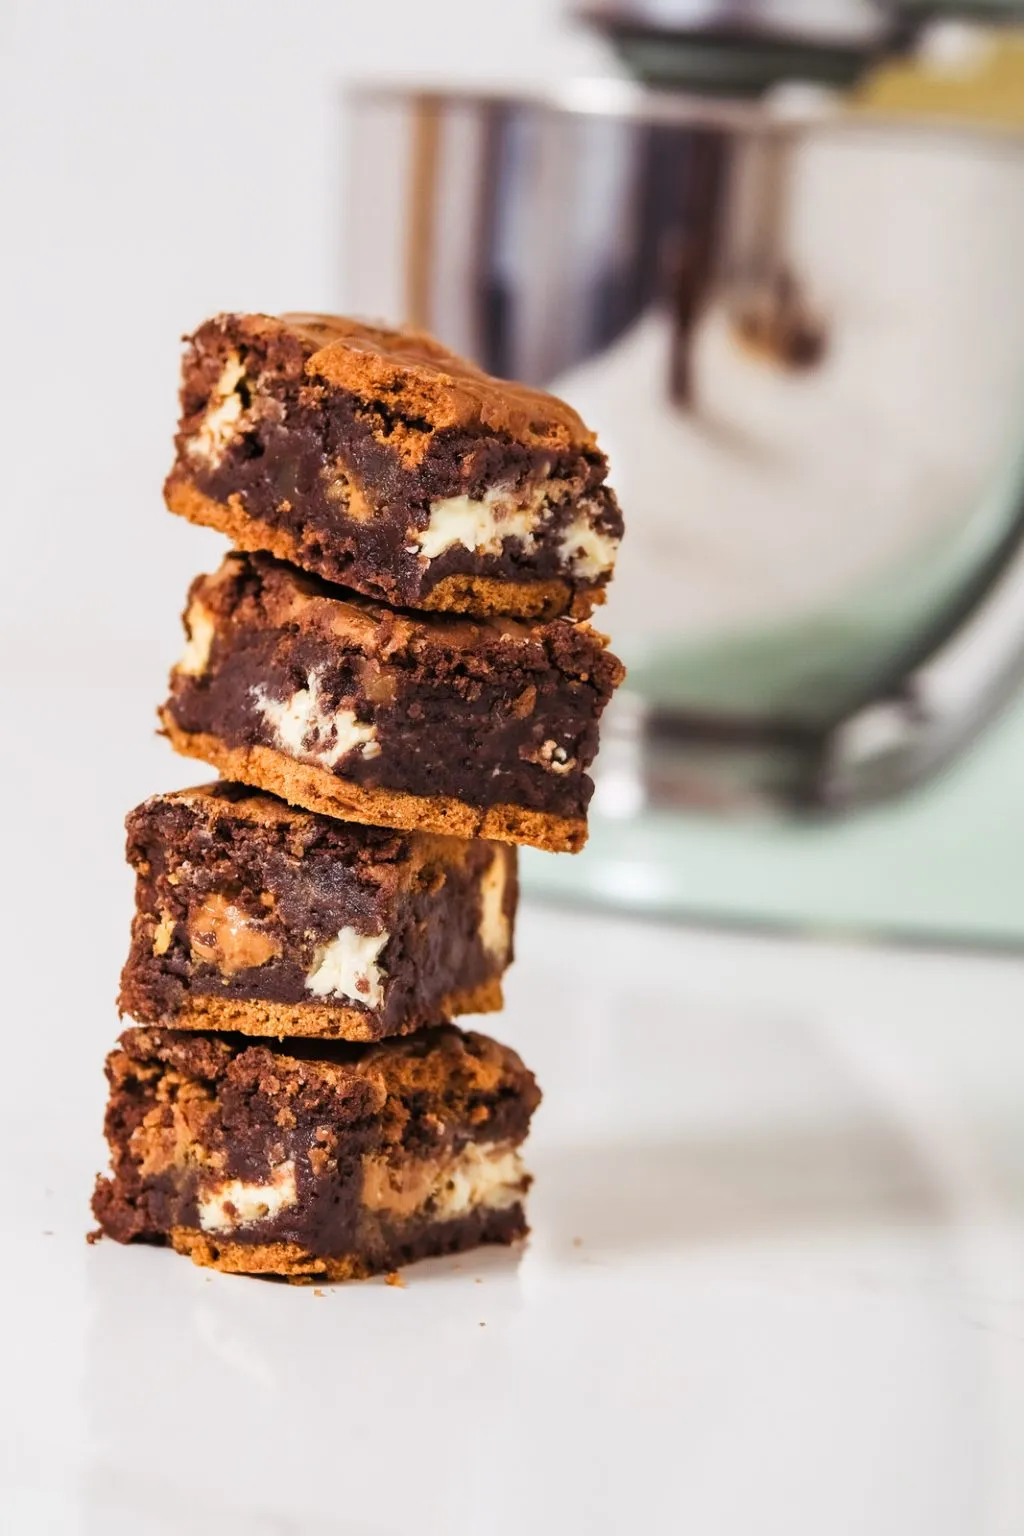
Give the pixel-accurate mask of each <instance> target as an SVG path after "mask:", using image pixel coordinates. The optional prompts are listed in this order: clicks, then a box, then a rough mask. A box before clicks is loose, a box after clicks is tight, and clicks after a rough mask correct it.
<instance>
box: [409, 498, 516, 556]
mask: <svg viewBox="0 0 1024 1536" xmlns="http://www.w3.org/2000/svg"><path fill="white" fill-rule="evenodd" d="M542 499H543V494H540V495H538V494H537V493H536V492H535V493H534V495H533V497H532V498H531V501H530V503H529V504H528V505H527V506H516V504H515V502H514V501H513V500H512V497H511V493H510V492H509V491H508V490H507V489H506V488H505V487H504V486H500V485H496V486H492V487H491V489H490V490H489V491H485V492H484V494H483V496H482V497H481V499H480V500H479V501H477V500H474V498H473V497H471V496H446V497H444V498H443V499H442V500H441V501H432V502H431V503H430V521H429V522H428V524H427V526H426V527H425V528H419V529H417V528H413V529H410V531H409V538H410V540H411V547H412V548H415V549H418V550H419V553H420V554H421V555H422V556H423V557H424V558H425V559H427V560H436V559H437V557H438V555H443V554H444V552H445V550H446V549H451V548H452V546H453V545H454V544H461V545H463V547H464V548H465V549H471V550H473V551H474V552H475V553H476V554H479V555H500V554H501V547H502V545H503V544H504V542H505V540H506V539H519V540H520V541H521V542H522V544H523V545H524V546H525V547H526V549H527V550H529V549H532V547H533V534H534V530H535V529H536V527H537V523H538V522H539V520H540V502H541V500H542Z"/></svg>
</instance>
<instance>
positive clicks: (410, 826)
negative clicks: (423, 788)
mask: <svg viewBox="0 0 1024 1536" xmlns="http://www.w3.org/2000/svg"><path fill="white" fill-rule="evenodd" d="M160 720H161V723H162V725H163V729H164V731H165V733H166V735H167V737H168V740H169V741H170V743H171V746H172V747H173V748H174V750H175V752H179V753H180V754H181V755H182V756H183V757H196V758H199V759H200V761H201V762H204V763H210V764H211V765H212V766H213V767H214V768H216V769H217V771H218V772H219V773H221V774H223V775H224V777H225V778H228V779H239V780H240V781H241V782H242V783H243V784H252V785H254V786H255V787H256V788H257V789H265V790H268V791H269V792H270V794H272V795H279V796H280V798H281V799H282V800H287V801H288V803H289V805H298V806H301V808H302V809H303V810H307V811H317V812H318V813H319V814H320V815H321V816H334V817H336V818H337V819H338V820H339V821H356V822H360V823H362V824H364V825H366V826H373V827H395V828H397V829H399V830H401V831H424V832H440V833H443V834H445V835H446V836H449V837H485V838H491V839H493V840H494V841H495V842H499V843H522V844H526V845H527V846H529V847H531V848H542V849H543V850H544V851H545V852H547V853H579V851H580V849H581V848H582V847H583V845H584V844H585V842H586V840H587V823H586V821H585V820H584V819H583V818H582V817H581V818H579V819H578V820H577V819H575V818H572V817H568V816H551V815H548V814H545V812H543V811H530V810H526V809H524V808H523V807H522V806H518V805H492V806H487V807H486V808H482V807H480V806H473V805H466V804H465V803H464V802H463V801H461V800H454V799H452V798H451V797H449V796H447V795H431V796H426V795H410V794H407V793H406V792H404V791H403V790H391V789H367V788H366V787H365V786H362V785H358V784H350V783H348V782H346V781H345V780H344V779H339V778H337V777H336V776H335V775H334V774H333V773H328V771H327V769H326V768H318V767H316V766H315V765H314V764H312V763H299V762H296V760H295V759H294V758H291V757H286V756H285V754H284V753H283V752H276V751H275V750H274V749H273V747H263V746H253V747H228V746H225V744H224V743H223V742H222V741H221V740H219V738H218V737H216V736H210V735H207V734H205V733H203V732H199V731H196V732H190V731H183V730H182V729H181V727H180V726H179V725H178V724H177V723H176V722H175V721H174V719H173V718H172V716H171V714H170V711H169V710H168V709H166V708H164V709H162V710H161V711H160Z"/></svg>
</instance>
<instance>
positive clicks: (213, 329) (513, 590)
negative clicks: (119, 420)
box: [166, 315, 622, 617]
mask: <svg viewBox="0 0 1024 1536" xmlns="http://www.w3.org/2000/svg"><path fill="white" fill-rule="evenodd" d="M181 405H182V417H181V423H180V428H179V432H178V437H177V439H176V442H177V459H176V462H175V465H174V468H173V470H172V471H171V474H170V476H169V478H168V481H167V486H166V497H167V504H168V506H169V507H170V509H171V511H172V512H177V513H179V514H180V515H182V516H184V517H187V518H189V519H191V520H192V521H193V522H197V523H204V524H207V525H209V526H211V527H214V528H219V529H220V530H221V531H222V532H224V533H226V534H228V536H229V537H230V538H231V539H232V540H233V541H234V542H235V543H236V544H237V545H238V547H239V548H241V549H246V550H267V551H269V552H270V553H271V554H274V555H277V556H278V557H279V558H281V559H285V560H290V561H292V562H294V563H295V564H296V565H299V566H301V567H302V568H303V569H305V570H308V571H312V572H313V573H314V574H315V575H318V576H322V577H324V578H326V579H327V580H328V581H337V582H341V583H343V584H344V585H345V586H348V587H353V588H355V589H356V590H358V591H360V592H364V593H366V594H367V595H368V596H370V597H376V598H382V599H384V600H385V601H386V602H389V603H393V604H396V605H399V606H403V607H412V608H435V609H447V610H450V611H456V612H467V613H479V614H488V613H509V614H518V615H520V616H523V617H536V616H548V617H550V616H553V615H554V614H557V613H562V612H570V611H571V612H573V613H574V614H575V615H576V616H578V617H585V616H586V614H587V613H589V612H590V609H591V607H592V605H593V603H594V602H596V601H600V600H601V598H602V596H603V588H604V586H605V584H606V583H607V581H608V579H609V577H610V576H611V572H612V567H613V565H614V561H615V554H616V550H617V547H618V543H619V539H620V538H621V536H622V517H621V514H620V512H619V509H618V505H617V503H616V501H615V497H614V495H613V494H612V492H611V491H610V490H609V488H608V487H607V486H606V485H605V484H604V479H605V474H606V472H607V464H606V461H605V458H604V455H603V454H602V453H601V452H600V450H599V449H598V447H597V443H596V440H595V438H594V435H593V433H591V432H589V431H588V430H587V428H586V427H585V426H584V424H583V422H582V421H581V420H580V419H579V417H578V416H577V415H576V413H575V412H574V411H572V410H571V409H570V408H569V407H568V406H567V405H564V404H563V403H562V402H561V401H560V400H556V399H554V398H553V397H552V396H550V395H545V394H542V393H540V392H539V391H537V390H531V389H527V388H525V387H524V386H522V385H518V384H511V383H506V382H504V381H503V380H499V379H493V378H491V377H489V376H488V375H487V374H485V373H483V372H481V371H480V369H478V368H476V367H474V366H473V364H472V363H469V362H467V361H466V360H465V359H464V358H460V357H456V356H454V355H453V354H452V353H450V352H447V351H446V350H445V349H444V348H443V347H442V346H440V344H439V343H438V342H436V341H435V340H434V339H433V338H432V337H430V336H427V335H424V334H422V333H420V332H414V331H401V330H399V331H392V330H384V329H381V328H378V327H374V326H369V325H364V324H361V323H360V322H358V321H355V320H346V319H340V318H337V317H332V316H327V315H285V316H282V317H281V318H280V319H275V318H272V317H270V316H268V315H219V316H217V317H216V318H215V319H213V320H209V321H207V322H206V324H205V325H203V326H201V327H200V328H199V330H198V331H197V332H196V334H195V335H194V336H193V337H192V338H191V339H190V341H189V344H188V348H187V351H186V355H185V361H184V369H183V382H182V391H181Z"/></svg>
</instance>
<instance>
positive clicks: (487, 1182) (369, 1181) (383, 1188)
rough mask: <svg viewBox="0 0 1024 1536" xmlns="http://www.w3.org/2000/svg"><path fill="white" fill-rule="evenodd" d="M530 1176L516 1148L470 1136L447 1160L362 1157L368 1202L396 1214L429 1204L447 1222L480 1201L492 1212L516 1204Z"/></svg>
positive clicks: (413, 1211)
mask: <svg viewBox="0 0 1024 1536" xmlns="http://www.w3.org/2000/svg"><path fill="white" fill-rule="evenodd" d="M525 1177H526V1170H525V1169H524V1167H523V1163H522V1159H521V1158H520V1156H519V1153H518V1152H517V1151H516V1150H515V1148H513V1147H510V1146H508V1145H507V1144H504V1143H502V1144H499V1143H496V1142H493V1141H488V1142H472V1141H471V1142H469V1143H468V1144H467V1145H466V1146H464V1147H463V1148H462V1149H461V1151H459V1152H457V1153H456V1154H455V1156H454V1157H448V1158H445V1159H435V1158H429V1157H427V1158H424V1157H418V1158H410V1159H408V1161H406V1162H404V1163H398V1164H393V1163H390V1162H388V1161H387V1159H385V1158H380V1157H373V1156H370V1157H365V1158H364V1159H363V1204H364V1205H365V1206H366V1207H367V1208H368V1209H369V1210H372V1211H390V1212H391V1213H392V1214H393V1215H395V1216H412V1215H415V1214H416V1213H417V1212H419V1211H423V1210H427V1209H429V1213H430V1215H431V1216H433V1218H434V1219H435V1220H438V1221H447V1220H449V1219H452V1218H454V1217H456V1216H464V1215H465V1214H466V1212H467V1211H471V1210H473V1209H474V1208H476V1207H477V1206H481V1205H482V1206H486V1207H487V1209H488V1210H492V1211H501V1210H506V1209H507V1208H508V1207H509V1206H510V1205H515V1203H516V1201H517V1200H521V1199H522V1194H523V1190H522V1185H523V1180H524V1178H525Z"/></svg>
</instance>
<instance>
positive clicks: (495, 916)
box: [480, 848, 511, 960]
mask: <svg viewBox="0 0 1024 1536" xmlns="http://www.w3.org/2000/svg"><path fill="white" fill-rule="evenodd" d="M507 869H508V866H507V863H506V859H505V853H504V850H503V849H500V848H496V849H495V851H494V855H493V857H492V859H491V862H490V864H488V866H487V868H486V869H485V870H484V872H483V875H482V876H481V878H480V942H481V944H483V946H484V949H486V950H487V953H488V954H489V955H493V956H494V958H495V959H496V960H506V959H507V958H508V951H509V941H510V939H511V933H510V931H509V926H510V925H509V920H508V918H507V917H506V915H505V912H504V900H505V878H506V874H507Z"/></svg>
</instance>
